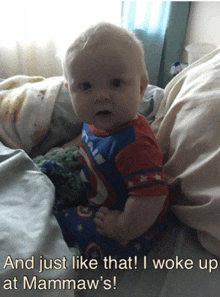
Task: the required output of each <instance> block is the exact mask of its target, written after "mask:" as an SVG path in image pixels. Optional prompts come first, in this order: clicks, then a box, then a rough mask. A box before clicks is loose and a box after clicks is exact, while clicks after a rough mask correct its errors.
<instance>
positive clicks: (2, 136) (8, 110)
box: [0, 75, 63, 153]
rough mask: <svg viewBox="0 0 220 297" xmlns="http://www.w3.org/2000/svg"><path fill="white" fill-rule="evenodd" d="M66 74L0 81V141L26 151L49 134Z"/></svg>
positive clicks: (19, 77) (17, 77) (12, 78)
mask: <svg viewBox="0 0 220 297" xmlns="http://www.w3.org/2000/svg"><path fill="white" fill-rule="evenodd" d="M62 82H63V77H52V78H48V79H45V78H43V77H34V76H32V77H29V76H23V75H18V76H14V77H11V78H9V79H6V80H4V81H3V82H1V83H0V141H2V142H3V143H4V144H5V145H7V146H9V147H11V148H21V149H23V150H25V151H26V152H27V153H29V152H30V151H31V149H32V148H33V147H34V146H36V145H37V144H38V143H39V142H40V141H41V140H42V139H43V138H44V137H45V135H46V134H47V132H48V130H49V128H50V122H51V117H52V113H53V109H54V104H55V102H56V98H57V94H58V92H59V89H60V86H61V84H62Z"/></svg>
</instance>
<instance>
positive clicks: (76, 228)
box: [58, 23, 168, 257]
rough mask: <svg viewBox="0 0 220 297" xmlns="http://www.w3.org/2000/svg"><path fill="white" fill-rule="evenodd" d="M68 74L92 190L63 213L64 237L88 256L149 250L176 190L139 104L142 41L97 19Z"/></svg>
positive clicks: (143, 76) (77, 45)
mask: <svg viewBox="0 0 220 297" xmlns="http://www.w3.org/2000/svg"><path fill="white" fill-rule="evenodd" d="M64 76H65V79H66V87H67V88H68V90H69V93H70V97H71V101H72V104H73V108H74V110H75V113H76V114H77V115H78V117H79V118H81V120H82V121H83V123H84V124H83V130H82V143H81V148H80V158H81V162H82V174H81V177H82V179H83V181H84V182H85V185H86V188H87V197H88V205H87V206H86V207H78V208H77V209H72V210H69V212H68V215H65V218H64V217H58V221H59V222H60V225H61V228H62V230H63V233H64V237H65V239H66V241H67V243H68V244H69V245H73V244H77V245H78V247H79V248H80V249H81V250H82V251H83V253H84V254H86V255H87V256H89V255H91V253H93V256H94V254H97V250H98V253H99V256H100V255H101V254H102V256H103V255H108V254H112V255H114V256H119V257H120V256H121V255H123V256H126V255H127V256H129V255H132V254H133V255H136V254H138V252H142V253H143V252H147V251H148V250H149V249H150V248H152V246H153V244H154V242H155V241H156V239H158V237H159V235H160V233H162V230H164V226H165V223H164V217H165V213H166V209H167V199H166V198H167V194H168V190H167V185H166V181H165V175H164V172H163V169H162V166H163V163H162V160H163V156H162V154H161V152H160V151H159V148H158V146H157V143H156V139H155V136H154V134H153V132H152V130H151V128H150V125H149V124H148V122H147V120H146V119H145V118H144V117H143V116H142V115H140V114H139V112H138V110H139V107H140V104H141V102H142V99H143V96H144V94H145V91H146V88H147V86H148V73H147V70H146V66H145V59H144V51H143V49H142V46H141V43H140V42H139V40H138V39H137V38H136V37H135V36H133V35H132V34H131V33H130V32H128V31H127V30H125V29H122V28H120V27H117V26H115V25H112V24H108V23H100V24H98V25H95V26H93V27H92V28H90V29H88V30H87V31H86V32H84V33H83V34H82V35H81V36H79V37H78V38H77V39H76V40H75V41H74V43H73V44H72V45H71V46H70V47H69V49H68V50H67V53H66V57H65V60H64ZM73 144H76V142H72V143H69V144H67V145H65V147H67V146H69V145H73ZM64 220H65V222H64ZM64 225H65V226H64Z"/></svg>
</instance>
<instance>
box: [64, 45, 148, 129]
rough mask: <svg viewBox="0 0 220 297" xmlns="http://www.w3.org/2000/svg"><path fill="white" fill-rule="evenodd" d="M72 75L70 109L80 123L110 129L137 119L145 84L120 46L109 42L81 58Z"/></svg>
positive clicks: (69, 86) (74, 63) (77, 60)
mask: <svg viewBox="0 0 220 297" xmlns="http://www.w3.org/2000/svg"><path fill="white" fill-rule="evenodd" d="M71 75H72V79H70V81H69V82H68V88H69V91H70V96H71V100H72V104H73V108H74V110H75V112H76V114H77V115H78V117H79V118H81V120H82V121H83V122H86V123H88V124H92V125H94V126H95V127H96V128H98V129H101V130H113V129H115V128H117V127H118V126H120V125H123V124H125V123H126V122H129V121H131V120H133V119H134V118H135V117H136V115H137V112H138V109H139V106H140V103H141V98H142V96H143V94H144V91H145V89H146V87H147V82H146V81H145V83H143V82H141V77H140V74H138V69H137V66H136V65H135V63H134V61H132V58H131V57H129V56H128V55H127V54H126V51H123V50H122V49H121V48H120V47H119V48H118V49H116V48H115V47H113V46H111V44H110V43H109V44H105V45H103V46H101V47H100V46H99V47H98V48H96V49H95V50H93V51H92V52H90V53H87V54H83V55H80V56H79V57H78V58H77V59H76V60H74V61H73V64H72V66H71Z"/></svg>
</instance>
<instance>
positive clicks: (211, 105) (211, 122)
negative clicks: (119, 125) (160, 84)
mask: <svg viewBox="0 0 220 297" xmlns="http://www.w3.org/2000/svg"><path fill="white" fill-rule="evenodd" d="M152 128H153V130H154V132H155V133H156V136H157V140H158V142H159V146H160V148H161V150H162V152H163V153H164V154H165V155H166V163H165V170H166V173H167V179H168V183H169V184H170V185H171V188H173V187H174V186H179V187H180V188H181V192H182V193H181V196H176V197H174V199H175V203H174V204H175V205H174V206H173V210H174V212H175V214H176V215H177V216H178V218H179V219H180V220H182V221H183V222H184V223H185V224H187V225H188V226H190V227H193V228H194V229H196V230H197V234H198V238H199V240H200V242H201V243H202V245H203V246H204V247H205V248H206V249H208V250H209V251H210V252H212V253H214V254H216V255H218V256H220V48H218V49H216V50H215V51H213V52H212V53H210V54H208V55H207V56H205V57H204V58H202V59H200V60H198V61H197V62H195V63H194V64H192V65H190V66H189V67H187V68H186V69H185V70H183V71H182V72H181V73H180V74H179V75H177V76H176V77H175V78H174V79H173V80H172V81H171V82H170V83H169V84H168V85H167V87H166V89H165V95H164V99H163V101H162V103H161V105H160V109H159V111H158V114H157V117H156V120H155V122H154V123H153V124H152ZM176 195H178V194H177V192H176ZM174 196H175V193H174Z"/></svg>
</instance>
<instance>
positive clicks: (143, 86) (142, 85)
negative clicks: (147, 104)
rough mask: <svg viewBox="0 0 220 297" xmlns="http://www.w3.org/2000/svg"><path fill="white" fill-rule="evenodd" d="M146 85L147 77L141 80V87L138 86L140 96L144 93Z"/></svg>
mask: <svg viewBox="0 0 220 297" xmlns="http://www.w3.org/2000/svg"><path fill="white" fill-rule="evenodd" d="M147 86H148V80H147V79H142V80H141V88H140V94H141V96H142V97H143V96H144V94H145V91H146V89H147Z"/></svg>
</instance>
